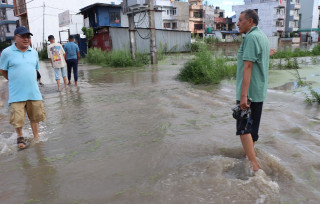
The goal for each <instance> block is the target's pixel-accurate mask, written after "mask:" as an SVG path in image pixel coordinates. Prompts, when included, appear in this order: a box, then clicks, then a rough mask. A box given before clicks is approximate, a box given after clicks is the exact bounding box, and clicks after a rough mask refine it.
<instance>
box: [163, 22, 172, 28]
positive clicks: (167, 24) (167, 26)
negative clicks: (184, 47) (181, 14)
mask: <svg viewBox="0 0 320 204" xmlns="http://www.w3.org/2000/svg"><path fill="white" fill-rule="evenodd" d="M163 27H164V28H171V24H170V23H163Z"/></svg>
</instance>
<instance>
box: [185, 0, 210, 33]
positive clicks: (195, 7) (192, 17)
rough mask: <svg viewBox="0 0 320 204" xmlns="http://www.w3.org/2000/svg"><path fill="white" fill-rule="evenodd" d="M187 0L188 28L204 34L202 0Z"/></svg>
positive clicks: (192, 31) (193, 31)
mask: <svg viewBox="0 0 320 204" xmlns="http://www.w3.org/2000/svg"><path fill="white" fill-rule="evenodd" d="M188 1H189V4H190V6H189V30H190V31H191V33H194V34H200V35H203V34H204V29H206V28H205V25H204V18H203V17H204V10H203V5H202V1H203V0H188Z"/></svg>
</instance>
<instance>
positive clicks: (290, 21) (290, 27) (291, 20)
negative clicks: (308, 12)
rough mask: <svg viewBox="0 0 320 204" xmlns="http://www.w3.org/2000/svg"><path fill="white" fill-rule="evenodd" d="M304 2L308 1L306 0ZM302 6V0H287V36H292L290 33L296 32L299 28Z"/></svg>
mask: <svg viewBox="0 0 320 204" xmlns="http://www.w3.org/2000/svg"><path fill="white" fill-rule="evenodd" d="M311 1H313V0H311ZM304 3H307V1H305V2H304ZM300 8H301V5H300V0H287V5H286V26H285V33H286V35H287V37H290V33H292V32H296V31H298V29H299V19H300V16H299V10H300Z"/></svg>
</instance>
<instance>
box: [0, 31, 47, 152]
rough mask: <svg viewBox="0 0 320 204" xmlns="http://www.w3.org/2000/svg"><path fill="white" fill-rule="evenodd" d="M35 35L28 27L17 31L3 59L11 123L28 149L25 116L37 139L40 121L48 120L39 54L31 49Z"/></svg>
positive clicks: (0, 66)
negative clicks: (39, 74) (39, 83)
mask: <svg viewBox="0 0 320 204" xmlns="http://www.w3.org/2000/svg"><path fill="white" fill-rule="evenodd" d="M31 36H32V33H30V32H29V30H28V29H26V28H25V27H18V28H16V30H15V31H14V41H15V43H14V44H13V45H11V46H10V47H8V48H6V49H4V50H3V52H2V55H1V59H0V73H1V74H2V75H3V76H4V77H5V78H6V79H7V80H8V81H9V83H8V86H9V101H8V102H9V106H10V112H11V115H10V124H12V125H13V126H14V128H15V130H16V133H17V135H18V138H17V144H18V147H19V148H20V149H24V148H25V147H26V142H25V138H24V137H23V132H22V127H23V126H24V125H25V113H26V112H27V114H28V118H29V120H30V124H31V129H32V132H33V136H34V138H35V139H38V138H39V122H40V121H44V120H45V119H46V113H45V110H44V106H43V102H42V95H41V93H40V90H39V86H38V83H37V72H36V70H39V57H38V52H37V51H36V50H34V49H32V48H31V47H30V42H31Z"/></svg>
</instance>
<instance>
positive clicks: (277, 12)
mask: <svg viewBox="0 0 320 204" xmlns="http://www.w3.org/2000/svg"><path fill="white" fill-rule="evenodd" d="M288 1H293V0H288ZM244 3H245V4H244V5H236V6H232V10H233V11H235V12H236V18H234V19H233V21H234V23H237V21H238V19H239V16H240V13H241V12H242V11H244V10H246V9H254V10H256V11H257V13H258V15H259V18H260V20H259V24H258V26H259V28H260V29H261V30H262V31H263V32H264V33H265V34H266V35H267V36H283V35H284V34H285V32H286V27H285V26H286V13H287V10H286V5H287V1H286V0H245V1H244ZM289 4H290V5H291V2H289ZM295 6H296V4H293V6H292V9H293V10H295V9H296V8H297V7H295ZM290 10H291V7H290ZM289 14H290V12H289ZM294 14H296V13H294V12H293V13H292V21H294V23H296V22H295V21H296V20H297V19H298V18H297V16H296V15H294ZM290 16H291V15H290ZM298 17H299V16H298ZM289 25H290V26H291V28H292V29H294V30H297V29H296V27H295V26H296V25H295V24H294V25H293V24H292V23H290V24H289ZM237 29H238V28H237ZM288 32H290V31H288Z"/></svg>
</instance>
